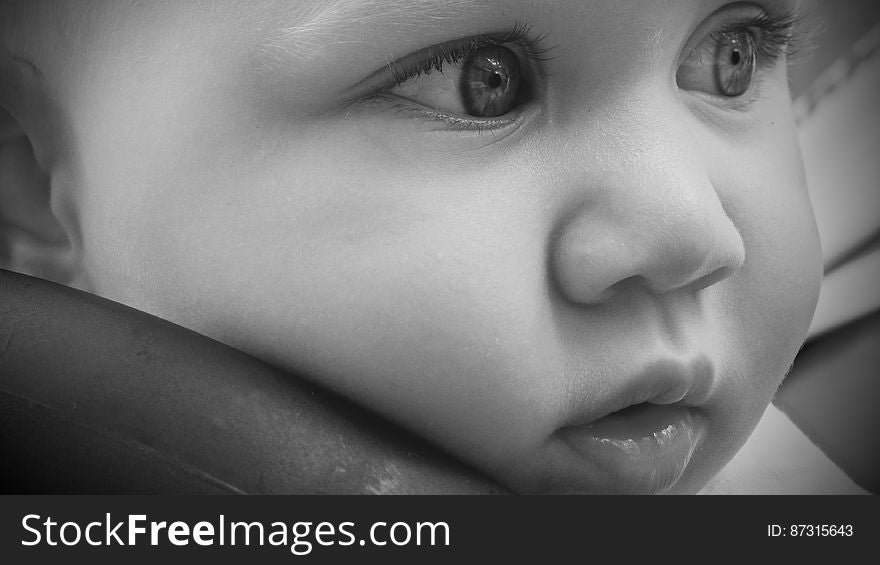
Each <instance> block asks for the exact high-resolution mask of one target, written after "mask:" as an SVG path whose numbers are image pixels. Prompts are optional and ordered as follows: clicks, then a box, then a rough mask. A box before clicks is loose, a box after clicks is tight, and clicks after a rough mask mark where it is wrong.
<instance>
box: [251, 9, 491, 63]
mask: <svg viewBox="0 0 880 565" xmlns="http://www.w3.org/2000/svg"><path fill="white" fill-rule="evenodd" d="M306 4H307V5H306V6H304V7H303V8H302V9H301V10H297V12H298V13H296V14H294V15H293V19H294V20H295V21H293V22H291V23H290V24H289V25H286V26H284V27H282V28H281V29H279V30H278V32H277V33H275V34H273V35H272V36H270V37H269V38H268V39H266V40H264V42H263V47H264V48H266V49H267V50H274V49H281V50H283V51H286V52H288V53H289V54H292V55H294V56H298V57H307V58H308V57H309V56H310V55H313V54H315V53H316V52H317V51H318V50H319V49H320V48H322V46H324V45H326V44H327V43H361V42H364V41H365V40H363V39H355V40H353V39H351V37H352V36H353V35H356V34H353V33H352V32H353V31H355V30H357V29H359V28H362V29H366V28H369V27H370V26H374V25H376V24H379V23H382V24H386V25H389V24H390V25H391V26H393V27H395V28H398V29H401V30H404V29H407V28H408V29H420V28H432V27H437V26H442V25H444V24H446V23H448V22H450V21H455V20H460V19H461V18H463V17H466V16H467V15H468V14H472V13H473V11H474V10H475V9H480V8H481V7H484V6H485V5H486V4H487V2H486V1H485V0H442V1H437V0H323V1H320V2H306ZM414 15H418V18H417V19H415V18H413V16H414Z"/></svg>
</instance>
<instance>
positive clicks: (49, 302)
mask: <svg viewBox="0 0 880 565" xmlns="http://www.w3.org/2000/svg"><path fill="white" fill-rule="evenodd" d="M0 453H3V460H4V467H5V468H6V469H7V479H6V482H5V483H4V484H3V487H2V490H4V491H7V492H65V493H72V492H93V493H94V492H97V493H105V492H165V493H172V492H187V493H194V492H198V493H221V492H231V493H331V492H332V493H497V492H500V491H501V489H500V488H499V487H497V486H495V485H493V484H491V483H490V482H489V481H487V480H486V479H484V478H482V477H480V476H479V475H478V474H477V473H475V472H474V471H472V470H470V469H468V468H465V467H464V466H462V465H461V464H460V463H458V462H456V461H453V460H452V459H450V458H449V457H447V456H445V455H443V454H441V453H440V452H438V451H436V450H434V449H432V448H430V447H429V446H427V445H426V444H424V443H422V442H421V441H419V440H417V439H415V438H413V437H411V436H409V435H407V434H406V433H404V432H403V431H401V430H399V429H398V428H396V427H393V426H391V425H389V424H388V423H386V422H384V421H381V420H379V419H378V418H376V417H374V416H373V415H371V414H368V413H366V412H364V411H363V410H362V409H360V408H358V407H356V406H354V405H352V404H350V403H348V402H347V401H345V400H343V399H341V398H338V397H335V396H332V395H330V394H329V393H327V392H325V391H323V390H321V389H318V388H316V387H314V386H312V385H310V384H308V383H306V382H305V381H303V380H302V379H299V378H296V377H294V376H291V375H287V374H284V373H282V372H281V371H278V370H276V369H274V368H272V367H270V366H268V365H266V364H264V363H262V362H260V361H258V360H256V359H254V358H252V357H249V356H247V355H245V354H243V353H241V352H239V351H237V350H235V349H232V348H230V347H228V346H225V345H223V344H221V343H218V342H216V341H213V340H211V339H208V338H206V337H204V336H201V335H199V334H196V333H194V332H191V331H189V330H186V329H184V328H181V327H179V326H176V325H174V324H171V323H169V322H166V321H163V320H160V319H158V318H155V317H153V316H150V315H148V314H145V313H143V312H139V311H137V310H133V309H131V308H128V307H125V306H122V305H120V304H117V303H114V302H111V301H108V300H105V299H102V298H98V297H96V296H93V295H91V294H87V293H84V292H80V291H77V290H73V289H70V288H66V287H62V286H60V285H56V284H53V283H50V282H47V281H44V280H41V279H36V278H32V277H28V276H24V275H19V274H15V273H12V272H9V271H3V270H0ZM10 471H11V473H12V475H11V477H10V476H9V472H10Z"/></svg>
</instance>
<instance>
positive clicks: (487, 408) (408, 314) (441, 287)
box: [118, 147, 565, 461]
mask: <svg viewBox="0 0 880 565" xmlns="http://www.w3.org/2000/svg"><path fill="white" fill-rule="evenodd" d="M339 151H341V152H342V153H345V147H341V148H339V147H337V148H334V149H332V150H329V149H328V148H327V147H325V148H323V150H312V152H309V151H308V150H304V151H303V152H302V153H300V154H299V155H298V156H297V158H296V159H279V160H277V161H276V162H275V163H274V164H273V165H265V166H264V167H262V168H261V170H260V172H259V173H255V172H253V171H251V172H250V173H248V174H247V175H245V174H244V173H242V172H241V171H235V170H234V169H230V170H228V171H225V173H226V174H220V175H214V178H218V179H219V178H223V177H225V178H226V180H225V182H224V183H214V184H211V185H210V186H201V189H200V190H195V191H194V190H189V191H187V190H185V189H184V188H183V187H185V186H187V185H188V184H189V185H190V186H192V183H197V182H198V179H197V178H195V177H190V176H186V177H187V178H186V179H185V180H183V181H181V180H178V181H177V182H176V183H174V184H175V186H174V188H172V189H171V190H167V191H166V192H165V195H164V197H155V198H152V199H151V200H150V201H149V202H147V203H142V207H141V208H140V209H142V210H147V211H148V213H149V214H151V215H152V216H153V217H161V218H163V223H162V226H161V228H160V229H153V230H149V231H150V233H152V234H153V235H161V237H158V238H153V237H144V238H137V241H136V242H134V243H131V244H130V245H132V246H133V247H134V248H135V249H134V251H133V252H132V253H131V255H132V256H137V255H138V254H140V253H142V254H144V256H149V257H150V258H151V260H150V263H151V264H152V265H154V266H157V265H161V267H162V268H161V269H156V270H155V271H153V272H143V273H142V274H143V276H149V279H150V281H149V285H148V286H147V287H144V288H141V289H140V290H136V289H134V287H131V286H126V285H125V284H122V285H119V286H118V288H119V291H120V292H130V293H131V297H132V299H133V300H139V301H143V302H144V303H138V304H136V305H137V306H139V307H141V308H143V309H145V310H148V311H150V312H154V313H156V314H158V315H160V316H163V317H165V318H167V319H170V320H172V321H174V322H177V323H179V324H181V325H184V326H186V327H189V328H191V329H194V330H196V331H198V332H200V333H203V334H206V335H209V336H211V337H214V338H216V339H219V340H221V341H223V342H225V343H228V344H230V345H233V346H235V347H238V348H240V349H242V350H244V351H246V352H248V353H251V354H253V355H256V356H257V357H259V358H262V359H264V360H267V361H269V362H271V363H273V364H275V365H278V366H280V367H283V368H285V369H288V370H291V371H294V372H297V373H301V374H304V375H307V376H308V377H309V378H311V379H314V380H317V381H319V382H320V383H321V384H323V385H325V386H329V387H330V388H332V389H334V390H336V391H337V392H341V393H343V394H344V395H346V396H348V397H350V398H353V399H354V400H356V401H357V402H359V403H361V404H364V405H366V406H368V407H370V408H371V409H373V410H376V411H378V412H380V413H382V414H384V415H386V416H388V417H390V418H392V419H393V420H395V421H397V422H398V423H401V424H403V425H404V426H406V427H407V428H409V429H411V430H413V431H415V432H417V433H419V434H421V435H423V436H425V437H427V438H430V439H433V440H435V441H437V442H438V443H441V444H442V445H444V446H446V447H447V448H449V449H450V450H452V451H454V452H457V453H459V454H465V453H467V454H474V453H479V454H480V455H479V457H483V458H485V460H486V461H497V460H499V459H500V458H501V457H502V456H503V454H509V453H512V452H521V451H522V450H523V449H524V447H523V446H526V447H525V448H526V449H527V448H528V445H529V442H533V441H534V440H535V438H537V437H544V436H546V435H547V434H548V433H550V432H551V431H552V426H553V425H554V422H553V421H552V415H553V414H554V413H555V412H557V411H558V409H559V407H560V406H563V405H564V403H565V399H564V398H563V391H564V389H565V387H564V386H561V384H560V383H561V381H562V379H563V374H564V367H563V366H562V363H563V361H562V360H563V359H564V355H563V354H562V353H561V351H560V346H559V344H557V343H555V342H554V340H553V337H554V336H553V334H552V333H551V332H547V331H542V330H541V328H547V327H550V326H551V324H552V317H551V316H552V314H551V312H550V311H549V308H548V306H547V303H546V301H545V298H546V290H545V284H546V282H545V275H544V264H543V260H544V245H545V243H544V240H543V238H542V237H541V236H540V234H541V233H542V231H543V230H544V227H543V219H542V218H540V217H536V214H535V213H534V209H533V208H530V207H522V209H520V208H515V209H514V208H512V207H509V206H508V207H507V208H505V207H504V204H503V203H504V202H505V201H509V199H510V196H509V193H506V189H508V188H509V186H510V184H511V183H510V182H505V181H499V182H498V186H499V187H501V188H499V195H498V197H497V198H495V197H494V196H492V195H487V190H486V189H485V188H483V189H482V190H475V188H474V187H476V186H481V183H478V182H476V181H475V180H474V179H469V178H466V176H462V177H460V178H456V179H455V180H450V178H449V174H448V173H447V174H441V172H440V171H437V170H434V169H432V170H431V171H430V174H429V173H427V172H426V173H423V174H422V176H420V177H418V178H413V177H414V176H415V175H414V174H413V173H408V174H406V175H401V174H399V171H397V169H394V168H392V167H391V166H390V165H389V167H383V166H382V163H383V161H382V160H381V159H378V158H376V157H375V156H369V158H367V157H364V158H363V159H355V158H354V157H353V155H355V153H351V152H349V154H348V156H347V158H343V157H344V155H340V154H339V153H338V152H339ZM359 163H363V164H369V166H366V165H364V166H361V165H359ZM432 177H433V178H432ZM438 178H442V179H444V182H443V183H440V182H438V180H436V179H438ZM499 178H500V177H499ZM205 193H209V194H210V195H211V197H209V198H208V197H205V196H204V194H205ZM130 221H132V222H136V221H137V220H136V218H134V217H132V218H130ZM511 226H516V229H512V227H511ZM142 228H144V226H139V227H138V228H137V229H134V230H133V231H134V232H140V233H146V232H144V231H143V229H142ZM132 265H133V266H135V267H134V268H142V267H140V266H137V265H138V264H137V262H132ZM474 430H480V433H474ZM486 438H492V442H487V441H486Z"/></svg>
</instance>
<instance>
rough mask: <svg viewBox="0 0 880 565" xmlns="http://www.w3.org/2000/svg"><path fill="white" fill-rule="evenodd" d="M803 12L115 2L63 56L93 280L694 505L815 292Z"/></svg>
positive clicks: (723, 6)
mask: <svg viewBox="0 0 880 565" xmlns="http://www.w3.org/2000/svg"><path fill="white" fill-rule="evenodd" d="M795 4H796V3H793V2H776V1H760V2H754V3H739V2H738V3H728V2H723V1H717V0H713V1H705V2H698V1H686V0H669V1H665V2H640V1H625V2H617V1H615V2H582V1H581V0H572V1H559V2H553V3H536V2H532V1H529V0H522V1H509V2H508V1H505V2H496V1H482V2H463V1H458V0H434V1H422V0H413V1H403V0H397V1H394V2H380V1H378V0H376V1H372V0H361V1H356V0H352V1H342V2H300V3H287V2H265V3H262V4H261V3H255V2H249V3H235V2H230V3H228V4H227V5H224V6H222V7H221V6H215V5H213V4H212V5H211V6H210V7H208V6H202V5H196V3H177V2H171V3H167V4H161V3H147V4H137V5H133V6H123V5H120V4H119V3H117V2H115V1H114V2H108V3H107V6H106V7H101V9H100V10H99V9H98V7H95V8H93V9H94V11H95V13H94V14H93V13H91V12H89V13H88V14H85V15H76V16H70V17H72V18H73V19H75V20H77V19H79V20H82V21H78V22H77V23H75V25H78V26H80V29H85V31H84V32H82V33H80V34H79V36H78V37H80V41H83V42H84V44H83V45H80V46H79V48H78V49H67V48H62V47H59V46H57V45H55V46H54V47H53V46H52V45H48V46H47V47H45V49H46V50H49V49H59V50H62V51H63V53H55V54H54V55H52V56H50V55H46V54H43V55H42V56H40V55H39V54H34V57H35V58H37V59H40V61H39V62H36V64H37V66H38V67H41V70H42V71H43V73H44V75H45V76H46V77H55V78H47V79H46V80H47V81H48V83H49V88H50V90H51V89H54V92H55V94H56V95H57V96H56V99H57V100H60V102H58V104H60V108H61V110H60V113H61V114H62V115H64V116H65V120H66V121H67V124H66V125H67V128H66V129H65V130H64V131H66V132H67V133H66V134H65V135H66V136H68V137H65V138H64V139H65V140H66V143H67V144H68V148H69V151H67V152H66V153H61V154H59V156H58V158H57V162H56V164H55V165H54V166H55V168H56V170H57V179H58V180H57V182H56V184H57V186H56V188H55V190H56V191H59V193H58V196H57V197H58V198H59V199H60V201H59V206H58V208H59V209H60V210H64V213H65V214H68V215H69V217H70V218H75V221H69V222H68V224H69V225H76V226H78V228H77V229H78V230H79V231H78V233H76V234H75V236H74V240H75V242H76V245H77V246H79V248H80V249H81V252H82V260H83V268H84V270H85V273H86V275H87V277H88V280H89V281H90V284H91V289H92V290H93V291H94V292H96V293H98V294H100V295H103V296H106V297H109V298H112V299H115V300H118V301H121V302H124V303H127V304H130V305H132V306H135V307H137V308H140V309H142V310H146V311H148V312H151V313H154V314H157V315H159V316H161V317H164V318H166V319H169V320H171V321H174V322H176V323H179V324H181V325H183V326H186V327H189V328H191V329H194V330H196V331H198V332H201V333H203V334H206V335H208V336H211V337H213V338H216V339H218V340H221V341H223V342H225V343H228V344H230V345H232V346H235V347H237V348H240V349H242V350H244V351H246V352H249V353H251V354H253V355H255V356H257V357H260V358H262V359H265V360H267V361H269V362H271V363H273V364H276V365H278V366H280V367H282V368H285V369H289V370H290V371H293V372H296V373H297V374H301V375H304V376H306V377H307V378H309V379H311V380H313V381H315V382H317V383H320V384H321V385H323V386H326V387H329V388H330V389H333V390H335V391H338V392H339V393H341V394H343V395H345V396H347V397H350V398H352V399H354V400H355V401H356V402H358V403H360V404H362V405H365V406H367V407H368V408H370V409H372V410H374V411H376V412H378V413H380V414H383V415H384V416H386V417H388V418H390V419H391V420H393V421H395V422H397V423H398V424H400V425H402V426H404V427H406V428H409V429H411V430H413V431H414V432H416V433H417V434H420V435H421V436H423V437H425V438H427V439H428V440H430V441H432V442H434V443H436V444H438V445H439V446H441V447H443V448H445V449H446V450H448V451H449V452H451V453H453V454H454V455H456V456H458V457H460V458H461V459H463V460H465V461H467V462H469V463H471V464H473V465H475V466H476V467H478V468H480V469H482V470H483V471H485V472H486V473H488V474H489V475H490V476H492V477H494V478H496V479H497V480H499V481H501V482H502V483H503V484H505V485H507V486H509V487H511V488H513V489H516V490H520V491H524V492H545V491H552V492H571V491H579V492H581V491H586V492H663V491H668V492H692V491H695V490H697V489H699V488H700V487H701V486H702V485H703V484H704V483H705V481H707V480H708V479H709V478H710V477H711V476H712V475H713V474H714V473H715V472H717V471H718V470H719V469H720V467H721V466H722V465H723V464H724V463H725V462H726V461H727V460H728V459H729V458H730V457H732V456H733V454H734V453H735V452H736V450H737V449H738V448H739V447H740V446H741V445H742V443H743V442H744V441H745V439H746V438H747V436H748V435H749V433H750V432H751V430H752V429H753V427H754V426H755V425H756V423H757V421H758V419H759V417H760V416H761V414H762V412H763V410H764V408H765V407H766V406H767V404H768V403H769V401H770V399H771V398H772V396H773V394H774V391H775V390H776V388H777V386H778V385H779V383H780V381H781V379H782V378H783V376H784V374H785V372H786V370H787V369H788V367H789V365H790V363H791V361H792V359H793V357H794V355H795V353H796V351H797V349H798V347H799V346H800V345H801V343H802V341H803V339H804V336H805V334H806V330H807V326H808V324H809V321H810V317H811V314H812V311H813V307H814V305H815V300H816V296H817V290H818V284H819V280H820V273H821V265H820V256H819V251H818V242H817V235H816V230H815V226H814V222H813V219H812V212H811V208H810V203H809V202H808V199H807V193H806V190H805V186H804V178H803V173H802V166H801V162H800V156H799V150H798V147H797V144H796V141H795V139H796V138H795V128H794V124H793V120H792V117H791V115H790V110H789V93H788V89H787V79H786V61H785V56H784V52H785V50H786V47H785V46H784V45H783V44H782V43H784V41H785V38H786V36H787V35H788V32H789V30H788V27H789V24H790V21H789V18H788V15H789V14H790V12H791V11H793V10H795V9H796V6H795ZM98 12H100V14H99V13H98ZM89 18H92V19H91V20H90V19H89ZM86 20H88V21H86ZM438 45H440V46H443V47H442V49H441V48H438V47H436V46H438ZM432 46H434V47H432ZM428 48H431V49H428ZM62 54H63V57H62V56H61V55H62ZM53 56H54V57H55V59H54V60H53V58H52V57H53ZM41 57H42V58H41ZM44 67H48V68H44ZM437 67H441V68H442V72H438V69H437ZM427 70H431V71H432V72H430V73H429V72H426V71H427ZM53 81H54V82H53ZM627 407H629V408H627Z"/></svg>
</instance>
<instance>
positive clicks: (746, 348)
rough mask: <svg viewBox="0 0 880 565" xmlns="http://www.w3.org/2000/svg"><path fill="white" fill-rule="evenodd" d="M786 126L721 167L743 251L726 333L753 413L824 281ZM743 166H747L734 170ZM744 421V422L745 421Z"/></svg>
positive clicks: (772, 385) (766, 396)
mask: <svg viewBox="0 0 880 565" xmlns="http://www.w3.org/2000/svg"><path fill="white" fill-rule="evenodd" d="M793 132H794V128H793V125H791V124H778V125H775V126H774V127H772V128H770V134H769V135H768V136H767V137H766V138H765V139H764V141H763V142H762V143H755V144H753V146H752V148H750V149H749V150H746V151H740V152H739V153H736V152H734V153H733V154H734V155H737V158H736V159H734V160H731V161H730V162H728V163H725V165H724V166H722V167H721V168H720V169H721V175H725V177H726V178H728V179H732V182H727V183H722V184H723V186H725V188H724V199H725V209H726V210H727V212H728V214H729V215H730V216H731V219H732V220H733V222H734V224H735V225H736V226H737V228H738V229H739V230H740V233H741V235H742V237H743V240H744V243H745V248H746V261H745V264H744V265H743V267H742V269H741V271H740V272H739V273H737V274H736V275H735V276H734V277H732V279H731V280H730V282H729V285H727V288H729V293H728V295H727V301H726V303H725V304H724V307H723V308H724V310H726V312H727V318H728V319H729V320H732V321H733V323H732V324H730V325H729V326H728V327H727V328H726V331H727V332H728V333H729V334H730V336H729V337H732V338H733V339H734V340H735V341H734V343H735V344H736V345H737V347H734V348H731V351H738V353H737V354H736V358H735V359H732V360H731V362H732V364H733V365H734V366H736V367H738V368H739V372H740V373H741V380H740V381H739V382H737V383H736V384H737V385H738V386H739V387H740V388H741V390H740V391H739V392H740V393H741V394H740V395H739V398H741V399H749V398H750V395H751V398H752V399H754V400H755V402H754V404H753V405H752V406H753V407H754V408H753V413H752V415H751V416H752V418H751V419H752V420H753V421H754V420H755V413H754V410H759V411H758V413H757V414H758V415H759V414H760V411H763V406H764V405H766V403H767V402H769V400H770V399H771V398H772V395H773V394H774V393H775V390H776V388H777V387H778V385H779V384H780V382H781V380H782V378H783V377H784V375H785V372H786V371H787V370H788V368H789V366H790V363H791V362H792V360H793V359H794V356H795V354H796V353H797V350H798V348H799V347H800V346H801V345H802V343H803V340H804V339H805V338H806V332H807V330H808V327H809V324H810V320H811V318H812V315H813V310H814V309H815V306H816V301H817V299H818V292H819V286H820V284H821V280H822V261H821V249H820V246H819V239H818V232H817V230H816V224H815V219H814V216H813V212H812V208H811V205H810V201H809V198H808V195H807V190H806V183H805V180H804V173H803V166H802V163H801V158H800V151H799V148H798V145H797V143H796V140H795V137H794V133H793ZM737 163H748V166H737ZM746 421H748V419H746Z"/></svg>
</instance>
